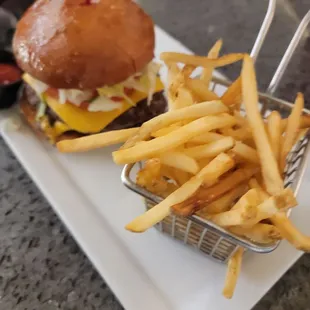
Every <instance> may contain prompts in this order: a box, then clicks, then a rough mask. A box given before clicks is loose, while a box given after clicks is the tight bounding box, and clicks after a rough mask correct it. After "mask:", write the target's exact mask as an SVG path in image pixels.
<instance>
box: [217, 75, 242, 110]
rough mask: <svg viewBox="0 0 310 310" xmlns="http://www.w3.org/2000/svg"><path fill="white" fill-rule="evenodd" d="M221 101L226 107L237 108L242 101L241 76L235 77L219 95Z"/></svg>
mask: <svg viewBox="0 0 310 310" xmlns="http://www.w3.org/2000/svg"><path fill="white" fill-rule="evenodd" d="M221 100H222V102H223V103H224V104H225V105H226V106H228V107H235V108H236V109H237V110H239V108H240V105H241V102H242V83H241V76H239V78H238V79H236V80H235V81H234V82H233V83H232V84H231V85H230V86H229V87H228V88H227V90H226V92H225V93H224V94H223V96H222V97H221Z"/></svg>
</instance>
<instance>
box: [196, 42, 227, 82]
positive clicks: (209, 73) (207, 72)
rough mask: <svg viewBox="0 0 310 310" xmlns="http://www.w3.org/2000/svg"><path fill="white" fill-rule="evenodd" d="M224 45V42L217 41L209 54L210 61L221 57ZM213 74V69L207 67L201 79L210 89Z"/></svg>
mask: <svg viewBox="0 0 310 310" xmlns="http://www.w3.org/2000/svg"><path fill="white" fill-rule="evenodd" d="M222 45H223V40H222V39H220V40H217V41H216V42H215V44H214V45H213V46H212V48H211V49H210V51H209V53H208V58H210V59H216V58H217V57H218V56H219V53H220V50H221V48H222ZM212 73H213V67H212V66H210V67H206V68H203V70H202V73H201V76H200V79H201V80H202V81H204V83H205V85H206V86H207V87H209V83H210V82H211V79H212Z"/></svg>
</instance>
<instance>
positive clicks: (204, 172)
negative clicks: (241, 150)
mask: <svg viewBox="0 0 310 310" xmlns="http://www.w3.org/2000/svg"><path fill="white" fill-rule="evenodd" d="M234 165H235V162H234V160H233V159H231V158H230V157H229V156H228V155H227V154H225V153H221V154H219V155H217V156H216V157H215V158H214V159H213V160H211V161H210V162H209V163H208V164H207V165H206V166H205V167H204V168H202V169H201V170H200V171H199V172H198V174H197V177H198V178H202V179H203V180H204V182H203V184H204V186H211V185H213V184H214V183H216V182H217V181H218V178H219V177H220V176H221V175H223V174H224V173H225V172H227V171H229V170H230V169H231V168H233V167H234Z"/></svg>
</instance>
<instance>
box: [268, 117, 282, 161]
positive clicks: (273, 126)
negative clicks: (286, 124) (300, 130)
mask: <svg viewBox="0 0 310 310" xmlns="http://www.w3.org/2000/svg"><path fill="white" fill-rule="evenodd" d="M267 129H268V135H269V141H270V145H271V148H272V151H273V154H274V157H275V159H276V161H277V162H279V159H280V150H281V144H282V132H281V116H280V114H279V112H278V111H272V112H271V113H270V115H269V116H268V119H267Z"/></svg>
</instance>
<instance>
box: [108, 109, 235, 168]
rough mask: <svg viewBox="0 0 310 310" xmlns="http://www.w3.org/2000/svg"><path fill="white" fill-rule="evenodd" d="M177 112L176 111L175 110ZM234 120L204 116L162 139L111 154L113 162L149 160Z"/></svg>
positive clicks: (232, 122) (228, 116) (223, 116)
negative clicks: (199, 134)
mask: <svg viewBox="0 0 310 310" xmlns="http://www.w3.org/2000/svg"><path fill="white" fill-rule="evenodd" d="M176 111H178V110H176ZM234 123H235V118H234V117H232V116H230V115H228V114H227V115H224V114H223V115H221V116H206V117H203V118H200V119H198V120H195V121H193V122H191V123H189V124H187V125H185V126H183V127H181V128H179V129H177V130H175V131H173V132H171V133H169V134H167V135H166V136H163V137H159V138H156V139H153V140H150V141H146V142H143V143H142V144H136V145H135V146H133V147H132V148H129V149H123V150H119V151H115V152H113V159H114V162H115V163H117V164H126V163H133V162H136V161H139V160H143V159H147V158H151V157H152V156H154V155H155V154H158V153H160V152H165V151H167V150H171V149H173V148H175V147H178V146H180V145H182V144H183V143H186V142H187V141H188V140H190V139H191V138H192V137H194V136H195V135H197V133H201V132H207V131H211V130H214V129H216V128H221V127H223V126H227V125H229V124H230V125H232V124H234Z"/></svg>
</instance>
